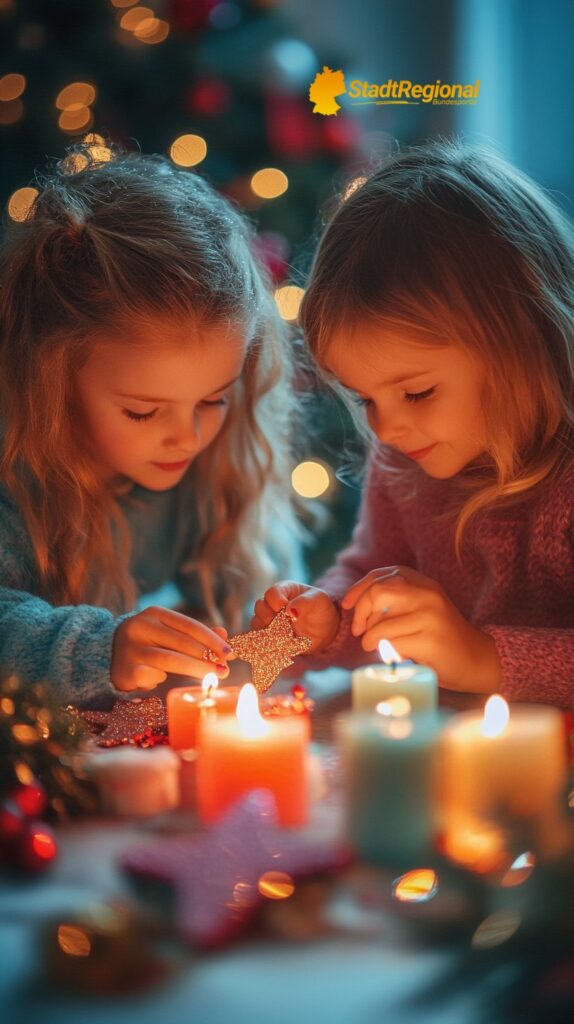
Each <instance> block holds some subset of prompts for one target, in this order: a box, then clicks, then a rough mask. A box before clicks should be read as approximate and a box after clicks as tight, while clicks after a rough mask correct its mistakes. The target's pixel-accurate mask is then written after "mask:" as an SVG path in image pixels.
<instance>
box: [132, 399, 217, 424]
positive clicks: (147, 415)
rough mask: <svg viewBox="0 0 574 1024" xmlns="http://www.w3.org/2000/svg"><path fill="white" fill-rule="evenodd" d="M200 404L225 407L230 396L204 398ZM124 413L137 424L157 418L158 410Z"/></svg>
mask: <svg viewBox="0 0 574 1024" xmlns="http://www.w3.org/2000/svg"><path fill="white" fill-rule="evenodd" d="M199 404H200V405H203V406H209V407H213V406H225V405H228V404H229V396H227V395H226V396H224V397H223V398H214V399H208V398H204V399H203V401H201V402H200V403H199ZM122 412H123V414H124V416H127V417H128V419H130V420H135V421H136V423H145V422H146V420H151V418H152V416H155V414H156V412H157V409H152V410H151V412H133V410H132V409H122Z"/></svg>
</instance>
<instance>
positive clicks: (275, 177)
mask: <svg viewBox="0 0 574 1024" xmlns="http://www.w3.org/2000/svg"><path fill="white" fill-rule="evenodd" d="M251 188H252V190H253V192H254V193H255V195H256V196H259V198H260V199H276V198H277V196H281V195H283V193H284V192H286V191H287V189H288V188H289V179H288V177H287V175H286V174H285V173H284V171H280V170H279V168H278V167H264V168H262V170H260V171H256V172H255V174H254V175H253V177H252V178H251Z"/></svg>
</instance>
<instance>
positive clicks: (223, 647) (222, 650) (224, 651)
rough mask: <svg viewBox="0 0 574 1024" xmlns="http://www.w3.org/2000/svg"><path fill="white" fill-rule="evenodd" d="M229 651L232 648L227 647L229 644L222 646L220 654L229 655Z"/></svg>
mask: <svg viewBox="0 0 574 1024" xmlns="http://www.w3.org/2000/svg"><path fill="white" fill-rule="evenodd" d="M231 651H232V648H231V647H230V646H229V644H223V646H222V648H221V653H222V654H231Z"/></svg>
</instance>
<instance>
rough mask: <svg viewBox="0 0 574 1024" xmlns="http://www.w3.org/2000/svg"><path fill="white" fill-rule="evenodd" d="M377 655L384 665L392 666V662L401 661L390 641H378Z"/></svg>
mask: <svg viewBox="0 0 574 1024" xmlns="http://www.w3.org/2000/svg"><path fill="white" fill-rule="evenodd" d="M379 655H380V657H381V661H383V662H384V663H385V665H392V664H393V662H398V661H402V658H401V656H400V654H399V652H398V651H397V650H396V649H395V648H394V647H393V645H392V643H391V641H390V640H379Z"/></svg>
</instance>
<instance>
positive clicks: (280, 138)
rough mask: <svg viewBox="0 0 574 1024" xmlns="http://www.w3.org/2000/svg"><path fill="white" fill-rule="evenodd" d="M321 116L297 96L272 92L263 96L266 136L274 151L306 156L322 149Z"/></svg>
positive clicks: (306, 157)
mask: <svg viewBox="0 0 574 1024" xmlns="http://www.w3.org/2000/svg"><path fill="white" fill-rule="evenodd" d="M322 120H323V119H319V118H318V117H317V115H315V114H313V112H312V111H311V110H310V108H309V105H308V104H305V103H304V102H303V100H302V99H301V98H300V97H299V96H283V95H280V94H278V93H271V94H269V95H268V96H267V98H266V103H265V121H266V131H267V138H268V140H269V145H270V147H271V150H272V151H273V153H276V154H277V155H278V156H283V157H294V158H295V159H298V160H307V159H309V157H312V156H313V155H314V154H316V153H318V152H320V151H321V150H322V149H323V138H322V123H321V122H322Z"/></svg>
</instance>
